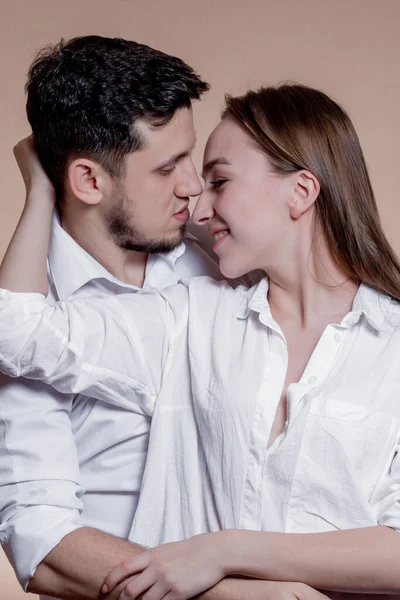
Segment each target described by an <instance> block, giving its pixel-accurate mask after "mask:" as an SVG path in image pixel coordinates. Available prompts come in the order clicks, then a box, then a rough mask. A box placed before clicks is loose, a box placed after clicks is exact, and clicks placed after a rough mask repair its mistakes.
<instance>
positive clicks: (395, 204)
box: [0, 0, 400, 600]
mask: <svg viewBox="0 0 400 600" xmlns="http://www.w3.org/2000/svg"><path fill="white" fill-rule="evenodd" d="M0 8H1V12H0V81H1V82H2V83H1V93H0V119H1V137H0V164H1V185H2V189H1V194H0V258H1V256H2V255H3V253H4V250H5V248H6V245H7V243H8V241H9V239H10V236H11V234H12V231H13V228H14V226H15V224H16V221H17V219H18V216H19V213H20V210H21V207H22V202H23V188H22V185H21V182H20V180H19V177H18V172H17V169H16V167H15V165H14V162H13V158H12V153H11V148H12V146H13V144H14V143H15V142H16V141H17V140H18V139H19V138H20V137H22V136H24V135H25V134H27V133H28V131H29V130H28V127H27V124H26V122H25V114H24V101H25V99H24V93H23V85H24V80H25V74H26V71H27V68H28V65H29V63H30V62H31V60H32V58H33V56H34V54H35V52H36V51H37V50H39V49H40V48H41V47H42V46H43V45H45V44H47V43H49V42H56V41H58V40H59V39H60V37H66V38H68V37H72V36H76V35H85V34H88V33H97V34H100V35H107V36H122V37H126V38H130V39H135V40H137V41H139V42H143V43H147V44H149V45H151V46H154V47H156V48H159V49H162V50H164V51H166V52H169V53H171V54H176V55H178V56H180V57H182V58H183V59H185V60H186V61H187V62H188V63H189V64H190V65H192V66H193V67H195V68H196V70H197V71H198V72H199V73H200V74H201V75H202V76H203V77H204V78H205V79H206V80H208V81H209V82H210V83H211V84H212V91H211V92H210V93H209V94H208V96H207V97H206V98H205V99H204V100H203V101H202V103H201V104H199V105H198V106H197V107H196V112H195V114H196V121H197V125H198V140H199V142H198V149H197V150H196V160H197V163H198V164H200V160H201V151H202V148H203V145H204V141H205V139H206V137H207V134H208V133H209V132H210V130H211V129H212V127H213V125H214V124H215V123H216V122H217V119H218V114H219V111H220V109H221V107H222V105H223V94H224V92H227V91H229V92H233V93H237V92H241V91H244V90H246V89H247V88H248V87H251V86H256V85H259V84H261V83H276V82H278V81H282V80H296V81H300V82H303V83H307V84H309V85H313V86H316V87H319V88H322V89H323V90H325V91H326V92H328V93H329V94H331V95H332V96H333V97H334V98H336V99H337V100H339V101H340V102H341V103H342V104H343V105H344V106H345V107H346V108H347V109H348V111H349V112H350V114H351V115H352V117H353V119H354V121H355V123H356V127H357V129H358V132H359V135H360V137H361V142H362V144H363V147H364V151H365V154H366V158H367V162H368V164H369V167H370V171H371V175H372V181H373V184H374V187H375V191H376V195H377V200H378V205H379V208H380V212H381V215H382V219H383V222H384V226H385V229H386V231H387V234H388V236H389V238H390V240H391V241H392V243H393V245H394V247H395V249H396V250H397V251H398V252H400V208H399V201H400V198H399V183H398V178H399V173H400V170H399V162H400V151H399V146H398V144H399V133H400V126H399V108H400V69H399V59H400V36H399V31H398V28H399V23H400V0H202V1H199V0H159V1H156V0H109V1H107V0H85V1H84V2H82V0H68V1H65V2H61V1H59V0H34V1H30V0H0ZM22 597H26V596H24V595H23V594H22V592H21V591H20V590H19V588H18V585H17V583H16V581H15V579H14V577H13V574H12V571H11V569H10V567H9V566H8V564H7V563H6V560H5V558H4V557H3V556H2V555H0V600H18V599H19V598H22Z"/></svg>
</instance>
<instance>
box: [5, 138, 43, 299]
mask: <svg viewBox="0 0 400 600" xmlns="http://www.w3.org/2000/svg"><path fill="white" fill-rule="evenodd" d="M14 155H15V158H16V160H17V163H18V166H19V168H20V171H21V174H22V177H23V179H24V182H25V186H26V201H25V206H24V209H23V211H22V215H21V218H20V220H19V223H18V226H17V229H16V230H15V233H14V235H13V237H12V240H11V242H10V244H9V246H8V250H7V252H6V254H5V256H4V259H3V261H2V263H1V266H0V288H6V289H7V290H10V291H12V292H39V293H41V294H44V295H47V292H48V284H47V251H48V246H49V237H50V229H51V219H52V214H53V211H54V206H55V192H54V188H53V187H52V185H51V183H50V181H49V180H48V178H47V176H46V174H45V173H44V171H43V168H42V166H41V164H40V162H39V159H38V158H37V155H36V153H35V150H34V146H33V138H32V136H30V137H28V138H26V139H24V140H22V141H21V142H19V143H18V144H17V145H16V146H15V148H14Z"/></svg>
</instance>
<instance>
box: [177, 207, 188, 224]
mask: <svg viewBox="0 0 400 600" xmlns="http://www.w3.org/2000/svg"><path fill="white" fill-rule="evenodd" d="M173 216H174V218H175V219H177V220H178V221H181V223H187V222H188V221H189V219H190V212H189V209H188V207H187V206H185V208H183V209H182V210H181V211H179V212H177V213H175V214H174V215H173Z"/></svg>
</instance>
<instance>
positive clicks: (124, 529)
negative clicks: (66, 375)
mask: <svg viewBox="0 0 400 600" xmlns="http://www.w3.org/2000/svg"><path fill="white" fill-rule="evenodd" d="M48 271H49V281H50V295H49V297H48V298H47V300H46V301H47V302H48V303H49V304H53V303H54V302H56V301H57V300H66V299H67V298H85V297H87V296H88V295H91V294H98V293H101V294H112V295H117V294H121V293H124V294H126V293H136V292H138V288H136V287H134V286H129V285H127V284H124V283H121V282H120V281H118V280H117V279H115V278H114V277H113V276H112V275H110V273H109V272H108V271H106V269H104V268H103V267H102V266H101V265H100V264H99V263H97V262H96V261H95V260H94V259H93V258H92V257H91V256H90V255H89V254H87V253H86V252H85V251H84V250H83V249H82V248H81V247H80V246H79V245H78V244H76V242H75V241H74V240H73V239H72V238H71V237H70V236H69V235H68V234H67V233H66V232H65V231H64V230H63V229H62V228H61V226H60V224H59V222H58V219H57V218H56V217H54V219H53V229H52V236H51V246H50V251H49V260H48ZM201 274H209V275H213V276H215V277H218V275H219V271H218V269H217V266H216V264H215V263H214V262H213V261H211V260H210V259H209V257H208V256H206V255H205V254H204V253H203V252H202V250H200V248H198V246H197V245H196V244H195V243H194V242H193V241H192V240H189V239H188V240H186V242H185V244H181V245H180V246H179V247H178V248H176V249H175V250H173V251H172V252H170V253H168V254H165V255H154V256H150V257H149V259H148V264H147V269H146V279H145V283H144V288H146V289H147V288H150V287H156V288H158V289H160V288H163V287H165V286H167V285H171V284H172V283H175V282H177V281H178V279H180V278H181V277H191V276H194V275H201ZM1 383H2V385H1V387H0V541H1V542H2V543H3V544H4V550H5V551H6V553H7V555H8V557H9V559H10V561H11V563H12V564H13V566H14V568H15V570H16V573H17V575H18V578H19V579H20V581H21V583H22V584H23V585H24V586H25V587H26V585H27V583H28V581H29V579H30V577H31V576H32V575H33V573H34V571H35V569H36V567H37V565H38V564H39V563H40V562H41V561H42V559H43V558H44V557H45V556H46V555H47V554H48V553H49V552H50V551H51V550H52V549H53V548H54V546H55V545H56V544H57V543H58V542H59V541H60V540H61V538H62V537H64V536H65V535H66V534H67V533H70V532H71V531H73V530H75V529H77V528H78V527H81V526H82V525H86V526H91V527H96V528H98V529H102V530H104V531H107V532H108V533H111V534H113V535H116V536H120V537H124V538H126V537H127V536H128V534H129V530H130V527H131V524H132V519H133V515H134V513H135V509H136V504H137V501H138V497H139V489H140V484H141V480H142V474H143V469H144V463H145V457H146V450H147V445H148V436H149V426H150V419H149V416H148V415H146V414H143V411H141V412H140V413H138V412H134V411H132V410H129V411H127V410H125V409H123V408H121V407H120V406H116V405H111V404H109V403H105V402H97V401H95V400H93V399H91V398H90V397H88V396H87V395H85V396H82V395H75V394H68V395H64V394H60V393H57V392H56V391H55V390H54V389H53V388H51V387H50V386H46V385H44V384H43V383H42V382H40V381H28V380H24V379H18V380H8V379H7V378H6V377H4V378H3V379H2V380H1ZM82 510H83V513H82V514H81V512H82Z"/></svg>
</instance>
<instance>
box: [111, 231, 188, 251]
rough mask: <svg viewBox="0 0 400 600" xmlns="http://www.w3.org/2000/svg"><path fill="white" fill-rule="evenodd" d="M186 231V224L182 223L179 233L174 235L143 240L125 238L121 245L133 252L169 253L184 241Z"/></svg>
mask: <svg viewBox="0 0 400 600" xmlns="http://www.w3.org/2000/svg"><path fill="white" fill-rule="evenodd" d="M185 233H186V226H185V225H182V227H181V228H180V229H179V231H178V232H177V233H175V234H174V235H173V236H172V235H171V236H169V237H165V238H162V239H147V240H146V239H142V240H133V239H130V240H125V241H124V243H123V244H121V247H122V248H124V249H125V250H131V251H133V252H145V253H146V254H168V252H171V251H172V250H175V248H177V247H178V246H179V245H180V244H181V243H182V241H183V239H184V237H185Z"/></svg>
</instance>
